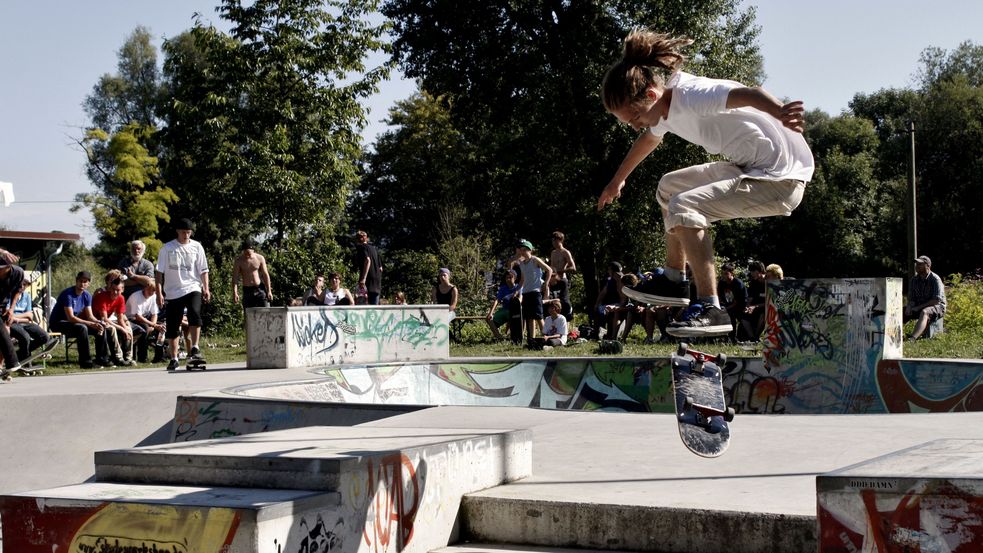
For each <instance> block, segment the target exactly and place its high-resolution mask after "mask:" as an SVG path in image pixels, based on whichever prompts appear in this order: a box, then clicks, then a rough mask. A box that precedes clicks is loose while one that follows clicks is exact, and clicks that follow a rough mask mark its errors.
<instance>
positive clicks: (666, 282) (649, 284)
mask: <svg viewBox="0 0 983 553" xmlns="http://www.w3.org/2000/svg"><path fill="white" fill-rule="evenodd" d="M621 291H622V292H624V294H625V295H626V296H628V297H629V298H631V299H633V300H638V301H640V302H643V303H650V304H653V305H678V306H682V307H685V306H687V305H689V283H688V282H686V281H683V282H673V281H672V280H670V279H669V277H667V276H666V275H655V276H654V277H652V278H650V279H648V280H644V281H642V282H640V283H638V285H637V286H635V287H634V288H629V287H627V286H625V287H624V288H622V289H621Z"/></svg>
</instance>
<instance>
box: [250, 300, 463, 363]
mask: <svg viewBox="0 0 983 553" xmlns="http://www.w3.org/2000/svg"><path fill="white" fill-rule="evenodd" d="M447 317H448V311H447V308H446V307H443V308H439V307H436V306H372V307H361V306H360V307H290V308H268V309H251V310H249V311H247V325H246V332H247V342H248V344H249V347H248V352H247V355H248V364H249V366H250V367H251V368H272V367H297V366H311V367H313V366H328V365H346V364H354V363H376V362H385V361H412V360H424V359H443V358H447V357H448V356H449V354H450V352H449V350H448V344H449V341H448V336H449V330H448V326H447Z"/></svg>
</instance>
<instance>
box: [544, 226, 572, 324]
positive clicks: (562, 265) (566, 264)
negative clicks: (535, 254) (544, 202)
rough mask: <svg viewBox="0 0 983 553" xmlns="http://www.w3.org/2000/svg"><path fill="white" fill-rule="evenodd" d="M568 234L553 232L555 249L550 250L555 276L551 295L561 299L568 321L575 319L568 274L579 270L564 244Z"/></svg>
mask: <svg viewBox="0 0 983 553" xmlns="http://www.w3.org/2000/svg"><path fill="white" fill-rule="evenodd" d="M564 240H566V236H565V235H564V234H563V233H562V232H560V231H555V232H553V251H551V252H550V267H551V268H552V269H553V278H552V279H550V282H549V284H550V297H551V298H555V299H558V300H560V306H561V310H560V313H562V314H563V316H564V317H566V319H567V322H569V321H571V320H572V319H573V305H571V303H570V279H569V277H568V275H572V274H575V273H576V272H577V264H576V263H574V261H573V254H572V253H570V250H568V249H566V248H565V247H564V246H563V242H564Z"/></svg>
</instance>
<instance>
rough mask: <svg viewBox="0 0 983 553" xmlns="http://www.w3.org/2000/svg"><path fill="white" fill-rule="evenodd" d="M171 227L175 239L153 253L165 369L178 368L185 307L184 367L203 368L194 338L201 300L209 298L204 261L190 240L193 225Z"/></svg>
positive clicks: (199, 248)
mask: <svg viewBox="0 0 983 553" xmlns="http://www.w3.org/2000/svg"><path fill="white" fill-rule="evenodd" d="M174 230H175V231H176V232H177V238H176V239H174V240H171V241H170V242H168V243H166V244H164V247H163V248H161V250H160V252H159V253H158V255H157V305H158V306H159V307H163V306H164V297H165V296H166V297H167V314H166V316H167V319H166V321H167V329H166V332H165V336H166V337H167V340H168V347H169V354H170V362H169V363H168V364H167V370H169V371H173V370H175V369H177V368H178V339H180V337H181V322H182V320H183V319H184V312H185V309H187V313H188V325H189V327H190V329H191V352H190V353H189V355H188V361H187V365H186V368H187V369H195V368H199V369H204V368H205V359H204V358H203V357H202V355H201V350H200V349H199V348H198V339H199V338H200V337H201V302H202V301H205V302H207V301H209V300H210V299H211V290H210V289H209V286H208V260H207V259H205V249H204V248H202V246H201V243H200V242H198V241H197V240H192V239H191V235H192V233H193V232H194V225H193V224H192V223H191V221H190V220H188V219H180V220H178V222H177V223H176V224H175V225H174Z"/></svg>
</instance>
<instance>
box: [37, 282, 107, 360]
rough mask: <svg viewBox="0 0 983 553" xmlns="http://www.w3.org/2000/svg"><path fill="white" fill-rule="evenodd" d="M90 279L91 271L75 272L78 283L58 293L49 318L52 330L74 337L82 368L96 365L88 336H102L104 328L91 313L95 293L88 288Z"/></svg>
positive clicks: (49, 325) (49, 326)
mask: <svg viewBox="0 0 983 553" xmlns="http://www.w3.org/2000/svg"><path fill="white" fill-rule="evenodd" d="M91 280H92V277H91V276H90V275H89V272H88V271H80V272H79V273H78V274H77V275H75V286H71V287H68V288H65V289H64V290H62V291H61V293H60V294H58V299H57V300H56V301H55V307H54V309H52V311H51V317H50V318H49V319H48V328H49V329H50V330H51V331H53V332H60V333H62V334H64V335H65V336H66V337H68V338H74V339H75V345H76V346H77V347H78V353H79V366H81V367H82V368H83V369H91V368H93V367H95V366H96V364H95V363H93V361H92V355H91V353H90V350H89V335H93V336H97V337H99V338H98V339H101V336H102V334H103V331H104V328H103V326H102V324H100V323H99V321H98V319H96V318H95V316H94V315H93V314H92V295H91V294H89V291H88V288H89V283H90V282H91ZM101 366H102V365H100V367H101Z"/></svg>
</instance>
